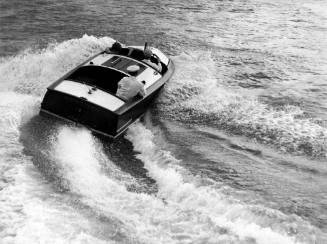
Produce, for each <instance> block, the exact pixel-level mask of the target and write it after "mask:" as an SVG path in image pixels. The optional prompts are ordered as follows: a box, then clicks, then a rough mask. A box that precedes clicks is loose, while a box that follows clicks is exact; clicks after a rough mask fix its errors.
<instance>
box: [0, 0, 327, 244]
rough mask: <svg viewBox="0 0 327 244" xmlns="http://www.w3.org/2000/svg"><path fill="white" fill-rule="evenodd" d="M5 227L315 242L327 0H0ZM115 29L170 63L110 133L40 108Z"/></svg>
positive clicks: (15, 235) (44, 239) (34, 238)
mask: <svg viewBox="0 0 327 244" xmlns="http://www.w3.org/2000/svg"><path fill="white" fill-rule="evenodd" d="M0 23H1V25H0V26H1V27H0V34H1V35H0V77H1V78H0V112H1V117H0V154H1V157H0V189H1V191H0V240H1V243H6V244H7V243H10V244H11V243H326V242H327V234H326V233H327V210H326V209H327V190H326V189H327V180H326V177H327V164H326V162H327V159H326V158H327V96H326V95H327V86H326V81H327V51H326V50H327V43H326V41H325V36H326V32H327V4H326V3H325V2H324V1H319V0H315V1H314V0H309V1H303V0H298V1H288V2H287V3H285V1H281V0H277V1H274V2H271V1H267V0H250V1H246V2H244V1H241V0H236V1H213V0H207V1H203V0H198V1H171V0H165V1H160V2H157V3H153V2H152V1H124V2H117V1H100V0H97V1H88V0H79V1H72V0H71V1H55V2H54V1H46V0H43V1H26V2H21V1H12V0H11V1H7V0H3V1H1V3H0ZM115 39H118V40H119V41H121V42H123V43H126V44H138V45H141V44H143V43H144V42H145V41H148V42H150V43H151V44H152V45H155V46H158V47H159V48H160V49H162V50H163V51H165V52H166V53H167V54H168V55H170V56H171V58H172V60H173V61H174V63H175V65H176V72H175V74H174V76H173V78H172V79H171V80H170V81H169V83H168V84H167V85H166V86H165V88H164V90H163V92H162V93H161V95H160V96H159V98H158V99H157V100H156V102H155V104H154V105H153V107H152V108H151V110H150V111H149V112H148V113H147V114H146V116H145V118H144V120H143V121H142V122H138V123H136V124H135V125H134V126H132V127H131V128H130V129H129V130H128V132H127V133H126V134H125V135H124V137H123V138H120V139H119V140H117V141H115V142H114V143H112V144H108V143H106V142H103V141H101V140H99V139H98V138H95V137H93V136H92V135H91V133H90V132H89V131H87V130H86V129H83V128H79V127H73V126H69V125H66V124H64V123H61V122H58V121H53V120H49V119H45V118H42V117H40V116H38V111H39V108H40V102H41V101H42V98H43V95H44V92H45V89H46V87H47V86H48V85H49V84H50V83H52V82H53V81H54V80H56V79H58V78H59V77H60V76H61V75H63V74H64V73H65V72H67V71H69V70H70V69H71V68H73V67H75V66H76V65H77V64H79V63H81V62H82V61H84V60H85V59H86V58H88V57H90V56H91V55H93V54H95V53H97V52H99V51H101V50H103V49H104V48H106V47H108V46H110V45H111V44H112V43H113V42H114V40H115Z"/></svg>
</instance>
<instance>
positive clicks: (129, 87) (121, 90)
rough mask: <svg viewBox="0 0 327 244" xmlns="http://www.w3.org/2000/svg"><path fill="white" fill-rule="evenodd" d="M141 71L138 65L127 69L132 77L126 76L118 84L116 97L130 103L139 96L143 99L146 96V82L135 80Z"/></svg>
mask: <svg viewBox="0 0 327 244" xmlns="http://www.w3.org/2000/svg"><path fill="white" fill-rule="evenodd" d="M139 70H140V67H139V66H138V65H131V66H129V67H127V72H128V73H129V74H130V75H131V76H126V77H124V78H122V79H121V80H120V81H119V82H118V89H117V92H116V95H117V96H118V97H120V98H121V99H123V100H124V101H128V100H130V99H132V98H133V97H135V96H137V95H140V96H141V97H144V96H145V89H144V84H145V82H140V81H138V80H137V79H136V78H135V76H136V75H137V72H138V71H139Z"/></svg>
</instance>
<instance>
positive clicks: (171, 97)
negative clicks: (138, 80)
mask: <svg viewBox="0 0 327 244" xmlns="http://www.w3.org/2000/svg"><path fill="white" fill-rule="evenodd" d="M174 62H175V64H176V72H175V74H174V77H173V78H172V80H171V81H170V82H169V83H168V84H167V86H166V87H165V89H164V92H163V95H162V96H161V97H160V99H159V101H158V104H159V106H158V107H159V110H160V111H161V113H162V114H163V115H164V116H165V117H168V118H171V119H174V120H180V121H183V122H187V123H192V124H196V123H201V124H206V125H213V126H218V127H219V128H221V129H224V130H227V131H229V132H231V133H235V134H241V135H244V136H248V137H250V138H254V139H256V140H258V141H260V142H262V143H265V144H272V145H275V146H276V147H278V148H279V149H280V150H282V151H288V152H292V153H297V154H306V155H309V156H313V157H321V158H325V157H327V128H326V127H324V126H323V123H320V122H319V121H318V122H319V123H318V122H316V121H315V120H314V119H313V118H307V116H305V114H304V112H303V111H302V110H301V109H300V108H299V107H296V106H284V107H283V109H278V110H276V109H275V108H273V107H270V106H269V105H266V104H263V103H261V102H260V101H258V99H257V98H256V97H255V96H252V95H249V94H246V93H245V92H244V90H242V89H236V88H227V87H226V86H222V85H221V83H223V81H222V80H223V79H224V77H219V75H217V73H219V71H217V70H216V67H215V62H214V60H213V59H212V58H211V56H210V53H194V54H190V55H188V54H185V53H184V54H181V55H179V56H177V57H175V58H174Z"/></svg>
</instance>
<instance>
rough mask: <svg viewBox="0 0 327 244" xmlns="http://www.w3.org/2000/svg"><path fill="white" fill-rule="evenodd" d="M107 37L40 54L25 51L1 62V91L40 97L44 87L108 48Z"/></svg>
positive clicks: (53, 47) (73, 41)
mask: <svg viewBox="0 0 327 244" xmlns="http://www.w3.org/2000/svg"><path fill="white" fill-rule="evenodd" d="M113 42H114V40H113V39H112V38H109V37H103V38H97V37H94V36H88V35H84V36H83V37H82V38H79V39H71V40H68V41H64V42H62V43H59V44H58V43H54V44H50V45H48V47H46V48H44V49H41V50H34V49H28V50H25V51H24V52H22V53H20V54H18V55H16V56H13V57H4V58H1V59H0V74H1V77H0V90H7V91H8V90H15V91H17V92H19V93H25V94H33V95H38V96H40V95H42V94H43V93H44V92H45V89H46V87H47V86H48V85H49V84H51V83H52V82H54V81H55V80H57V79H58V78H60V77H61V76H62V75H64V74H65V73H66V72H68V71H69V70H71V69H72V68H74V67H76V66H77V65H78V64H80V63H82V62H83V61H85V60H86V59H87V58H89V57H91V56H92V55H95V54H96V53H98V52H100V51H103V50H104V49H105V48H107V47H108V46H111V45H112V43H113Z"/></svg>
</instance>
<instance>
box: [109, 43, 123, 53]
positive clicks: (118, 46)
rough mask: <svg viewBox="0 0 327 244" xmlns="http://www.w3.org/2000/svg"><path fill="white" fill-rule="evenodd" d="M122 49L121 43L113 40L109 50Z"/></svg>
mask: <svg viewBox="0 0 327 244" xmlns="http://www.w3.org/2000/svg"><path fill="white" fill-rule="evenodd" d="M121 49H122V45H121V44H120V43H119V42H117V41H116V42H115V43H114V44H112V46H111V48H110V51H115V52H117V51H120V50H121Z"/></svg>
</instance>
